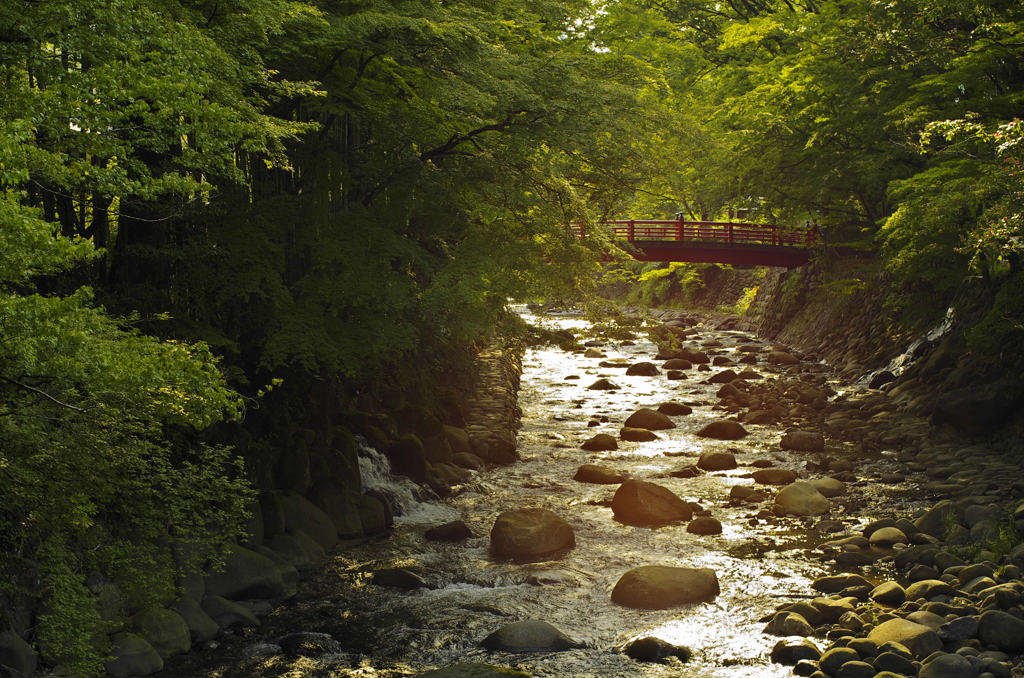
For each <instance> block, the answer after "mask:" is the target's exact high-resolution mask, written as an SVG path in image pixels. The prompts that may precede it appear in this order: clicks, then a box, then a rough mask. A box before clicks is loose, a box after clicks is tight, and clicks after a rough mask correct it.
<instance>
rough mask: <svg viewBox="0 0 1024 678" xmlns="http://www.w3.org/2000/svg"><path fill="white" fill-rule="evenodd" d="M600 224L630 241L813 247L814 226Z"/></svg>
mask: <svg viewBox="0 0 1024 678" xmlns="http://www.w3.org/2000/svg"><path fill="white" fill-rule="evenodd" d="M598 225H599V226H606V227H610V228H611V231H612V235H614V236H615V237H618V238H625V239H626V240H630V241H657V240H660V241H676V242H682V241H687V242H688V241H694V242H720V243H728V244H750V245H778V246H787V247H806V248H808V249H810V248H813V247H814V245H815V242H816V233H815V231H814V229H810V228H809V229H806V230H805V232H803V233H799V232H797V233H782V232H780V231H779V228H778V226H776V225H775V224H755V223H752V222H746V221H744V222H735V221H685V220H682V219H673V220H666V219H630V220H623V221H603V222H599V223H598ZM571 228H572V230H573V233H574V234H575V235H576V237H578V238H582V237H583V236H584V232H583V225H582V224H580V223H578V222H574V223H573V224H572V225H571Z"/></svg>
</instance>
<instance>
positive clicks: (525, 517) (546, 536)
mask: <svg viewBox="0 0 1024 678" xmlns="http://www.w3.org/2000/svg"><path fill="white" fill-rule="evenodd" d="M574 546H576V534H575V533H574V532H573V529H572V527H571V526H570V525H569V523H567V522H565V520H563V519H562V518H561V517H559V516H558V515H556V514H555V513H553V512H551V511H549V510H547V509H542V508H524V509H516V510H514V511H505V512H504V513H502V514H501V515H500V516H498V519H497V520H495V521H494V527H493V528H491V550H492V551H494V554H495V555H497V556H502V557H513V558H515V557H527V558H532V557H534V556H540V555H544V554H548V553H551V552H553V551H560V550H562V549H569V548H573V547H574Z"/></svg>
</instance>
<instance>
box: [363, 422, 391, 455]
mask: <svg viewBox="0 0 1024 678" xmlns="http://www.w3.org/2000/svg"><path fill="white" fill-rule="evenodd" d="M363 437H364V438H366V443H367V444H368V445H369V446H370V447H372V448H373V449H375V450H377V451H378V452H380V451H381V450H386V449H388V437H387V434H385V433H384V431H382V430H380V429H379V428H377V427H376V426H367V427H366V428H364V429H363Z"/></svg>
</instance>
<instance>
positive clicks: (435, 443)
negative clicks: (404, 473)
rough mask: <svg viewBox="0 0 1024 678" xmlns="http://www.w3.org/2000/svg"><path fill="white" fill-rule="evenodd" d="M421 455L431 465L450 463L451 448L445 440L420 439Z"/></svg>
mask: <svg viewBox="0 0 1024 678" xmlns="http://www.w3.org/2000/svg"><path fill="white" fill-rule="evenodd" d="M420 442H422V443H423V453H424V454H425V455H426V457H427V461H429V462H430V463H431V464H450V463H452V447H451V445H449V444H448V439H447V438H422V439H421V441H420Z"/></svg>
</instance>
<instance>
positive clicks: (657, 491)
mask: <svg viewBox="0 0 1024 678" xmlns="http://www.w3.org/2000/svg"><path fill="white" fill-rule="evenodd" d="M612 512H613V513H614V514H615V518H616V519H617V520H619V521H621V522H623V523H626V524H628V525H666V524H668V523H675V522H679V521H681V520H689V519H690V518H691V517H693V511H692V510H691V509H690V505H689V504H687V503H686V502H685V501H683V500H682V499H680V498H679V497H677V496H676V495H675V493H673V492H672V490H670V489H668V488H667V487H662V486H661V485H655V484H654V483H649V482H647V481H645V480H627V481H626V482H624V483H622V485H620V486H619V489H618V490H616V491H615V496H614V497H613V498H612Z"/></svg>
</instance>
